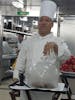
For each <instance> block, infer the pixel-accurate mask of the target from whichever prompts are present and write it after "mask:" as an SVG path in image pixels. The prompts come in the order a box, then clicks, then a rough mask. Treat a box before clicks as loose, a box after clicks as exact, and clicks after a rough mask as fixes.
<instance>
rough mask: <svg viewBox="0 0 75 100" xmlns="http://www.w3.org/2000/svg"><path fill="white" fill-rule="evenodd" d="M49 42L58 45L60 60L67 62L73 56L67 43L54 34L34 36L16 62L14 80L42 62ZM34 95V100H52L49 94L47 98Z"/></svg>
mask: <svg viewBox="0 0 75 100" xmlns="http://www.w3.org/2000/svg"><path fill="white" fill-rule="evenodd" d="M47 42H55V43H56V44H57V45H58V57H59V58H60V60H63V59H65V60H66V59H67V58H68V57H69V56H70V55H71V53H70V51H69V49H68V47H67V45H66V43H65V42H64V41H63V40H61V38H60V37H55V36H53V34H52V33H50V34H48V35H46V36H43V37H41V36H40V35H39V34H37V35H34V36H32V38H30V39H28V40H27V41H25V42H24V43H23V46H22V48H21V50H20V53H19V55H18V59H17V62H16V68H15V71H14V74H13V77H14V78H19V77H18V76H19V73H20V72H23V73H24V72H25V74H27V71H28V69H29V67H31V66H33V65H35V64H37V63H38V62H39V61H40V60H41V58H42V57H43V50H44V46H45V44H46V43H47ZM26 82H27V79H26ZM22 94H23V93H22ZM32 95H33V96H35V97H33V100H50V99H49V97H50V94H49V96H48V93H47V97H46V93H45V95H44V93H43V95H42V94H39V95H40V96H37V93H32ZM22 96H23V97H22V100H26V99H25V97H26V96H25V94H24V95H22ZM24 96H25V97H24ZM44 96H45V97H44ZM36 97H37V98H36Z"/></svg>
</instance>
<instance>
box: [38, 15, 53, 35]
mask: <svg viewBox="0 0 75 100" xmlns="http://www.w3.org/2000/svg"><path fill="white" fill-rule="evenodd" d="M52 26H53V22H52V20H51V19H50V18H49V17H47V16H42V17H40V19H39V22H38V29H39V34H40V35H41V36H45V35H47V34H49V33H50V31H51V28H52Z"/></svg>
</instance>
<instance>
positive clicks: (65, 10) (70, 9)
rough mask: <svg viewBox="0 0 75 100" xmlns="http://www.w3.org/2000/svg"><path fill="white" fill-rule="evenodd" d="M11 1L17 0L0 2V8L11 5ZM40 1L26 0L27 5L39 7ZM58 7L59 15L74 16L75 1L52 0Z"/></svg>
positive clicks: (1, 0) (0, 0)
mask: <svg viewBox="0 0 75 100" xmlns="http://www.w3.org/2000/svg"><path fill="white" fill-rule="evenodd" d="M12 1H17V0H0V6H2V5H6V6H7V5H10V6H11V5H12V4H11V2H12ZM40 1H41V0H27V5H32V6H40ZM53 1H55V2H56V3H57V5H58V7H59V11H60V14H65V15H75V0H53Z"/></svg>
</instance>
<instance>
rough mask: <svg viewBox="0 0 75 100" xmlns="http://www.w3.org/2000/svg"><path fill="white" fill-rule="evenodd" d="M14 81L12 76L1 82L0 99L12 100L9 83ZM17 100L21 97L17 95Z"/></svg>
mask: <svg viewBox="0 0 75 100" xmlns="http://www.w3.org/2000/svg"><path fill="white" fill-rule="evenodd" d="M12 82H13V81H12V79H11V78H9V79H5V80H3V81H2V82H1V84H0V100H11V98H10V95H9V92H10V89H9V87H8V86H9V84H11V83H12ZM62 97H64V100H66V99H65V98H66V96H65V95H64V96H62ZM72 98H73V99H72V100H75V95H73V96H72ZM16 100H19V98H18V97H17V98H16Z"/></svg>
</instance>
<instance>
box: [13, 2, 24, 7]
mask: <svg viewBox="0 0 75 100" xmlns="http://www.w3.org/2000/svg"><path fill="white" fill-rule="evenodd" d="M12 5H13V6H14V7H16V8H23V3H20V2H16V1H13V2H12Z"/></svg>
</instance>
